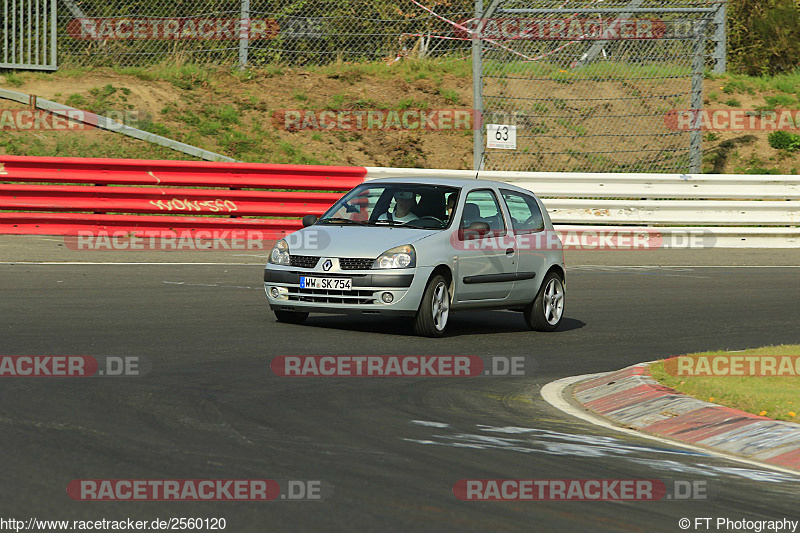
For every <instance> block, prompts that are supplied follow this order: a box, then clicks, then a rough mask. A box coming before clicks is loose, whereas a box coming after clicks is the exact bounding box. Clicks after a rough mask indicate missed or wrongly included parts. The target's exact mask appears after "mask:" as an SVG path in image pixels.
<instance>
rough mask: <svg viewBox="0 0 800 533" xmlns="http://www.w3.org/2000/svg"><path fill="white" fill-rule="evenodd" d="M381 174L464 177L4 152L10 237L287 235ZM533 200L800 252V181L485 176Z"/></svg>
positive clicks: (667, 233)
mask: <svg viewBox="0 0 800 533" xmlns="http://www.w3.org/2000/svg"><path fill="white" fill-rule="evenodd" d="M382 177H400V178H403V177H409V178H410V177H450V178H462V179H465V180H466V179H475V173H474V172H472V171H464V170H430V169H427V170H426V169H409V168H380V167H367V168H365V167H334V166H309V165H267V164H255V163H223V162H207V161H147V160H128V159H81V158H42V157H23V156H0V233H6V234H9V233H11V234H49V235H65V234H68V233H70V232H74V231H76V230H81V229H115V230H127V231H138V230H142V229H161V228H167V229H174V228H180V229H188V230H193V229H194V230H197V229H250V230H259V231H265V232H271V233H270V234H271V235H275V236H276V237H277V236H280V235H283V234H286V233H289V232H292V231H295V230H297V229H299V228H300V227H301V223H300V220H299V219H300V217H301V216H302V215H305V214H320V213H322V212H323V211H324V210H325V209H326V208H327V207H328V206H329V205H330V204H332V203H333V202H334V201H335V200H336V199H337V198H338V197H339V196H340V195H341V193H343V192H345V191H348V190H349V189H351V188H352V187H355V186H356V185H359V184H360V183H363V182H364V181H365V180H371V179H377V178H382ZM480 177H481V178H482V179H490V180H496V181H502V182H507V183H513V184H515V185H517V186H520V187H523V188H526V189H529V190H531V191H533V192H535V193H536V194H537V195H538V196H539V197H540V198H542V201H543V202H544V203H545V205H546V206H547V209H548V212H549V213H550V216H551V218H552V220H553V222H554V224H556V229H557V230H559V231H568V232H569V231H578V232H580V231H583V232H587V231H589V232H592V231H606V232H613V231H627V232H631V231H635V230H643V231H650V232H657V233H658V234H660V235H663V236H664V238H665V239H669V238H670V237H671V236H672V237H676V239H673V241H675V240H679V239H677V237H680V236H685V235H686V234H687V233H691V232H699V233H702V234H703V235H704V236H705V237H709V236H710V237H712V239H711V240H706V241H705V242H706V243H708V242H713V245H714V246H718V247H723V248H730V247H745V248H756V247H759V248H797V247H800V227H799V226H800V176H736V175H687V174H675V175H665V174H558V173H544V172H538V173H537V172H481V173H480Z"/></svg>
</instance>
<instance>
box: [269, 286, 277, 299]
mask: <svg viewBox="0 0 800 533" xmlns="http://www.w3.org/2000/svg"><path fill="white" fill-rule="evenodd" d="M269 295H270V296H272V297H273V298H275V299H277V298H278V287H272V288H270V290H269Z"/></svg>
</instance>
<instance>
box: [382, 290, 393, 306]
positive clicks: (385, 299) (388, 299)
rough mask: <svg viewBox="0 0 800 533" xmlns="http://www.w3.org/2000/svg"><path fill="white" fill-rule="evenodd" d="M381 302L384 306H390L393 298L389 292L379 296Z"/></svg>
mask: <svg viewBox="0 0 800 533" xmlns="http://www.w3.org/2000/svg"><path fill="white" fill-rule="evenodd" d="M381 300H383V303H385V304H390V303H392V301H393V300H394V296H393V295H392V293H391V292H384V293H383V294H381Z"/></svg>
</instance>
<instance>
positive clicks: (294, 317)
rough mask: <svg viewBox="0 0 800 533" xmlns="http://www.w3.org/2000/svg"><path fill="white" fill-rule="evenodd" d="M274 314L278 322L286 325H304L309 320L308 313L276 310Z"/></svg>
mask: <svg viewBox="0 0 800 533" xmlns="http://www.w3.org/2000/svg"><path fill="white" fill-rule="evenodd" d="M273 313H275V318H277V319H278V322H284V323H286V324H302V323H303V322H305V321H306V318H308V313H298V312H296V311H278V310H277V309H276V310H274V311H273Z"/></svg>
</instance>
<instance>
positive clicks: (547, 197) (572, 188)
mask: <svg viewBox="0 0 800 533" xmlns="http://www.w3.org/2000/svg"><path fill="white" fill-rule="evenodd" d="M411 176H427V177H451V178H463V179H475V177H476V173H475V172H474V171H471V170H422V169H405V168H367V179H376V178H382V177H387V178H388V177H411ZM479 176H480V178H481V179H487V180H495V181H503V182H506V183H513V184H514V185H517V186H519V187H523V188H525V189H528V190H531V191H533V192H534V193H536V195H537V196H539V197H540V198H541V199H542V201H543V202H544V204H545V206H546V207H547V210H548V212H549V214H550V217H551V219H552V220H553V223H554V224H555V225H556V228H557V229H559V230H574V229H576V228H581V227H583V228H587V227H592V228H597V227H600V228H605V229H606V230H608V231H614V230H621V231H631V230H632V229H635V228H643V227H647V228H655V229H657V230H658V232H659V233H661V234H663V235H665V236H669V235H670V234H671V233H674V234H676V235H685V234H687V233H691V232H696V233H703V234H705V235H707V236H711V237H713V241H714V245H715V246H718V247H721V248H798V247H800V176H773V175H763V176H756V175H753V176H747V175H724V174H714V175H708V174H691V175H690V174H605V173H556V172H480V174H479Z"/></svg>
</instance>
